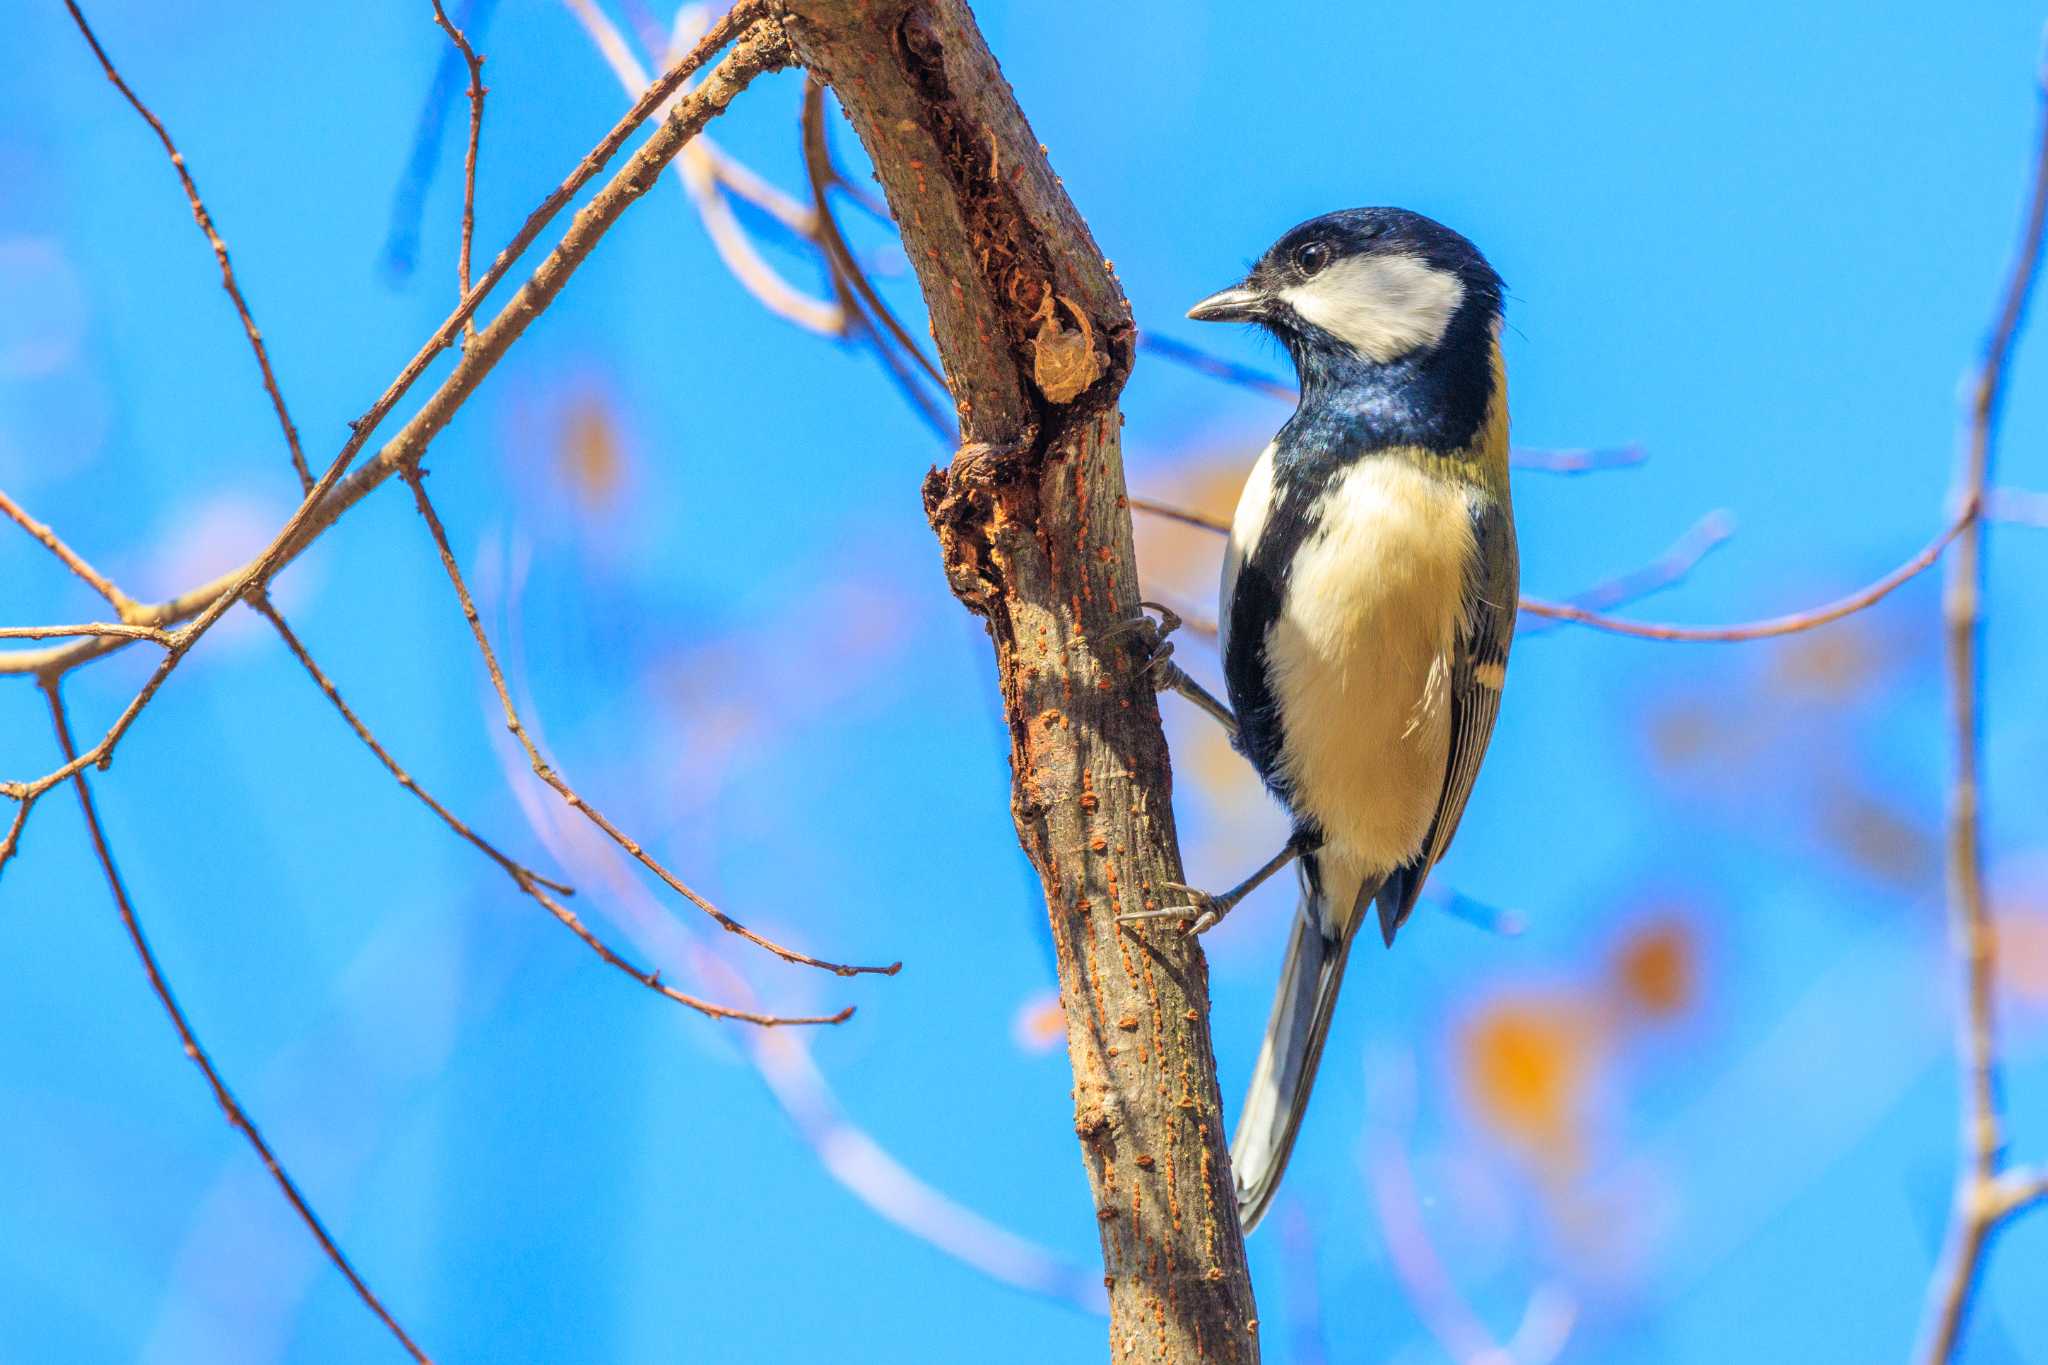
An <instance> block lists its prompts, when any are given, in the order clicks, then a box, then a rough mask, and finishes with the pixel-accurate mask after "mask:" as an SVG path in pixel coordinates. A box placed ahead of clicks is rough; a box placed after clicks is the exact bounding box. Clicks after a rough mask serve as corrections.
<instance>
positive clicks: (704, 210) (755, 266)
mask: <svg viewBox="0 0 2048 1365" xmlns="http://www.w3.org/2000/svg"><path fill="white" fill-rule="evenodd" d="M562 3H563V4H564V5H565V6H566V7H567V8H568V10H569V13H570V14H571V16H573V17H574V18H575V20H576V21H577V22H578V23H579V24H581V25H582V26H583V29H584V32H586V33H588V34H589V35H590V39H591V42H592V43H593V44H594V45H595V46H596V47H597V50H598V54H599V55H600V56H602V57H603V58H604V60H605V64H606V65H607V66H609V67H610V68H611V70H612V75H613V76H614V77H616V78H617V80H618V82H619V85H620V87H621V88H622V89H624V90H625V92H626V93H627V94H629V95H631V94H634V93H636V92H638V91H640V90H641V89H643V88H644V87H645V86H646V84H647V72H646V69H645V68H644V67H642V66H641V64H640V59H639V57H638V56H637V55H635V53H634V51H633V48H632V45H631V44H630V43H628V42H627V41H626V36H625V35H624V34H623V33H621V32H620V31H619V29H618V27H617V25H615V24H613V23H612V21H611V19H610V18H609V17H608V16H607V15H606V14H605V13H604V11H603V10H601V9H599V8H598V7H597V6H596V5H595V4H593V3H592V0H562ZM676 174H677V175H678V176H679V177H680V178H681V180H682V184H683V189H684V191H685V192H686V193H687V194H688V195H689V196H690V202H691V204H692V205H693V206H694V207H695V208H696V210H697V217H698V219H699V220H700V221H701V222H702V223H703V224H704V230H705V232H706V233H708V234H709V235H710V237H711V245H712V248H713V249H714V250H716V251H717V252H718V257H719V259H720V260H721V261H723V262H724V263H725V267H726V269H727V270H729V271H731V272H732V275H733V278H734V279H736V280H738V281H739V282H740V284H741V285H742V286H743V287H744V288H745V289H746V290H747V292H748V293H750V294H752V295H753V296H754V297H755V298H756V299H758V300H760V302H761V304H762V306H763V307H765V308H767V309H768V311H769V312H771V313H774V314H775V315H776V316H778V317H780V318H782V319H783V320H784V321H787V322H791V323H794V324H795V325H797V326H798V327H801V328H803V329H804V330H806V331H810V332H816V333H818V334H820V335H822V336H842V335H844V334H845V332H846V328H847V324H848V322H849V321H850V320H849V319H848V318H847V316H846V315H845V314H843V313H841V312H840V311H839V309H838V308H837V307H836V306H835V305H834V304H832V303H828V302H826V301H825V300H822V299H817V298H813V297H812V296H811V295H809V294H806V293H804V292H803V291H802V290H801V289H798V288H796V287H795V286H794V285H792V284H790V283H789V281H787V280H785V279H783V278H782V276H781V274H780V273H778V272H777V271H776V269H775V267H774V266H772V265H770V264H769V263H768V261H767V259H766V258H765V257H763V256H762V255H761V253H760V251H759V250H757V249H756V248H755V246H754V242H753V239H752V238H750V237H749V236H748V235H747V232H746V229H745V228H744V227H742V226H741V225H740V222H739V220H738V219H737V218H736V217H734V216H733V212H732V206H731V205H730V204H729V203H727V202H726V200H725V196H724V195H723V194H722V193H720V188H719V187H720V181H721V177H720V175H719V173H718V168H717V164H716V162H715V161H714V159H713V153H712V152H711V151H710V150H708V149H707V148H705V147H704V146H702V145H693V146H691V147H689V148H687V149H686V150H685V151H684V153H683V155H682V157H681V158H680V159H679V160H678V161H677V164H676Z"/></svg>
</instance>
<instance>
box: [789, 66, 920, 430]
mask: <svg viewBox="0 0 2048 1365" xmlns="http://www.w3.org/2000/svg"><path fill="white" fill-rule="evenodd" d="M800 122H801V128H802V134H803V152H804V171H805V174H806V177H807V178H808V179H809V181H810V186H811V207H812V210H813V212H815V213H816V215H817V235H816V238H815V240H816V242H817V245H818V247H819V249H820V250H821V251H822V252H823V254H824V257H825V267H826V271H827V273H829V274H830V275H831V277H832V288H833V290H834V291H835V292H836V293H837V294H838V296H839V307H840V310H841V311H842V312H844V313H845V314H846V315H847V316H848V317H851V318H858V319H859V320H860V323H861V326H862V328H863V329H864V330H865V331H866V332H867V334H868V337H869V339H870V340H871V341H872V342H873V343H874V351H875V355H876V357H877V358H878V359H879V360H881V362H882V365H883V368H885V369H887V370H888V372H889V377H890V379H892V380H893V381H895V384H896V387H897V388H898V389H899V390H901V391H902V393H903V396H904V397H906V398H908V399H909V400H910V402H911V405H912V406H913V407H915V408H916V409H917V410H918V413H919V415H920V416H922V417H923V418H924V419H925V422H926V423H927V424H928V425H930V426H931V428H932V429H933V430H934V431H936V432H938V433H939V435H940V437H941V438H942V439H944V440H948V441H952V440H956V439H957V438H958V436H959V429H958V427H957V426H956V425H955V423H954V422H952V421H951V420H950V419H949V418H948V417H947V416H946V414H945V411H944V410H943V409H942V408H941V407H940V406H939V404H938V402H937V401H936V400H935V399H934V398H933V397H932V395H931V394H929V393H927V392H926V391H925V389H924V386H923V385H921V384H920V383H919V382H918V380H917V376H916V375H914V374H911V373H910V371H909V370H908V368H907V367H906V366H905V365H904V363H903V356H904V355H906V354H907V355H908V356H910V358H911V359H913V360H915V361H916V362H917V364H918V367H919V368H920V369H922V370H923V371H924V372H925V374H926V375H927V376H929V377H930V379H931V381H932V383H934V384H936V385H937V386H938V388H939V392H941V393H943V394H945V395H946V397H947V398H949V399H950V398H951V397H952V391H951V390H950V389H949V388H948V387H947V385H946V377H945V376H944V375H943V374H941V373H940V372H939V367H938V366H937V365H936V364H934V363H933V362H932V361H931V359H930V358H928V357H927V356H926V355H925V353H924V349H923V348H922V347H921V346H919V345H918V344H917V339H916V338H915V337H913V336H911V335H910V333H909V331H907V330H906V329H905V328H904V326H903V324H902V322H900V321H899V320H898V319H897V317H896V314H895V313H893V312H891V311H890V309H889V305H888V304H886V303H884V302H883V301H882V296H881V295H880V294H879V293H877V292H876V290H875V287H874V285H873V284H872V283H871V282H870V281H869V279H868V277H867V272H866V271H864V270H862V269H861V268H860V263H859V262H858V261H856V260H855V259H854V256H853V248H852V247H851V246H849V245H848V244H847V241H846V236H845V234H844V233H842V232H841V231H840V229H839V220H838V219H837V218H836V217H834V216H833V213H832V200H831V196H830V190H831V188H832V186H833V185H835V184H839V183H843V181H844V177H842V176H841V175H840V174H839V168H838V167H837V166H835V165H834V164H833V162H832V147H831V143H830V142H829V141H828V140H827V139H826V135H825V85H824V82H822V81H820V80H819V79H818V78H817V77H816V76H812V77H811V78H810V79H809V80H807V81H806V82H805V83H804V102H803V114H802V118H801V121H800ZM878 323H879V324H880V327H879V330H878V329H877V324H878ZM891 341H893V342H894V343H895V345H894V346H893V347H892V346H891V344H890V343H891ZM897 348H900V352H899V350H898V349H897Z"/></svg>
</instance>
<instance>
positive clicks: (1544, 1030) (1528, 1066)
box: [1459, 997, 1596, 1163]
mask: <svg viewBox="0 0 2048 1365" xmlns="http://www.w3.org/2000/svg"><path fill="white" fill-rule="evenodd" d="M1595 1042H1596V1037H1595V1030H1594V1029H1593V1027H1591V1024H1590V1020H1589V1019H1588V1017H1587V1013H1586V1011H1585V1010H1584V1009H1583V1008H1581V1007H1579V1006H1577V1005H1575V1004H1573V1003H1572V1002H1570V1001H1568V1000H1564V999H1561V998H1554V999H1544V998H1527V997H1525V998H1521V999H1515V998H1503V999H1500V1000H1496V1001H1493V1002H1490V1003H1488V1004H1487V1005H1486V1006H1484V1007H1483V1008H1482V1009H1481V1011H1480V1013H1479V1015H1478V1017H1477V1018H1475V1019H1474V1020H1473V1021H1472V1023H1471V1024H1470V1025H1469V1026H1468V1027H1467V1029H1466V1031H1465V1034H1464V1037H1463V1039H1462V1041H1461V1046H1460V1049H1459V1052H1460V1056H1459V1062H1460V1070H1461V1072H1462V1073H1463V1075H1464V1079H1465V1085H1466V1088H1467V1091H1468V1093H1469V1095H1470V1098H1471V1101H1472V1104H1473V1107H1474V1108H1475V1109H1476V1110H1477V1111H1478V1113H1479V1116H1480V1118H1481V1119H1482V1120H1483V1121H1484V1122H1485V1123H1486V1124H1487V1125H1488V1126H1490V1127H1492V1128H1493V1129H1495V1130H1496V1131H1497V1132H1498V1133H1499V1134H1500V1135H1501V1136H1503V1137H1505V1138H1507V1139H1508V1140H1509V1141H1511V1142H1514V1143H1516V1144H1517V1145H1520V1146H1523V1147H1526V1148H1528V1149H1529V1150H1530V1152H1531V1154H1532V1155H1534V1156H1536V1157H1538V1158H1540V1159H1544V1160H1546V1161H1547V1162H1552V1163H1568V1162H1569V1161H1570V1160H1571V1159H1572V1157H1573V1156H1574V1155H1575V1153H1576V1152H1577V1150H1578V1146H1579V1144H1578V1136H1579V1125H1580V1119H1581V1114H1582V1110H1583V1100H1584V1097H1585V1092H1586V1088H1587V1082H1588V1080H1589V1078H1590V1075H1591V1072H1592V1069H1593V1066H1594V1063H1595V1060H1596V1059H1595V1056H1594V1044H1595Z"/></svg>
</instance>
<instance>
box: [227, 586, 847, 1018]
mask: <svg viewBox="0 0 2048 1365" xmlns="http://www.w3.org/2000/svg"><path fill="white" fill-rule="evenodd" d="M249 605H250V606H251V607H253V608H254V609H255V610H256V611H257V612H258V613H259V614H261V615H262V616H263V617H264V618H265V619H266V620H268V621H269V622H270V624H271V625H272V626H274V627H276V628H277V633H278V635H279V636H280V637H281V638H282V639H283V640H284V643H285V647H286V648H288V649H290V650H291V652H292V657H294V658H296V659H297V660H298V661H299V664H300V666H301V667H303V668H304V669H305V670H306V673H307V674H308V675H309V676H310V677H311V678H312V679H313V681H314V682H315V683H316V684H318V685H319V688H320V690H321V691H322V692H324V693H325V694H326V695H327V700H328V701H330V702H332V703H333V704H334V709H335V710H336V711H338V712H340V713H341V718H342V719H343V720H344V721H346V722H348V727H349V729H351V730H353V731H355V734H356V738H358V739H360V740H361V741H362V742H363V744H364V745H365V746H366V747H367V748H368V749H369V750H370V752H371V753H373V754H375V755H376V756H377V761H378V762H379V763H382V764H383V765H384V768H385V770H386V771H387V772H389V773H390V774H391V776H392V777H393V778H395V779H396V780H397V782H398V785H399V786H401V787H403V788H405V789H406V790H407V791H409V792H411V793H412V794H413V795H414V796H417V797H418V798H419V799H420V800H421V801H422V802H424V803H425V804H426V806H427V808H428V809H429V810H431V811H433V812H434V814H435V815H438V816H439V817H440V818H441V822H442V823H443V824H445V825H447V826H448V828H450V829H452V830H454V831H455V833H456V834H458V835H460V836H461V837H462V838H463V839H465V840H467V841H468V842H469V843H470V844H472V845H474V846H475V847H476V849H477V851H478V852H480V853H482V854H483V855H484V856H485V857H487V858H489V859H490V860H491V861H492V862H494V863H496V864H497V865H498V866H499V867H501V868H503V869H504V871H505V875H506V876H508V877H510V878H511V879H512V881H513V884H514V885H516V886H517V887H518V888H519V889H520V890H521V891H523V892H525V893H526V894H527V895H528V896H531V897H532V898H533V899H534V900H535V901H536V902H538V903H539V904H540V905H541V906H543V907H544V908H545V909H546V910H547V912H548V913H549V914H551V915H553V916H554V917H555V918H556V919H558V920H560V921H561V922H562V923H563V924H564V925H566V926H567V927H568V929H569V931H570V932H571V933H573V934H575V935H576V937H578V938H580V939H582V940H583V942H584V943H585V944H586V945H587V946H588V947H589V948H590V949H591V951H593V952H595V953H596V954H597V955H598V956H599V957H601V958H603V959H604V960H605V961H606V962H607V963H609V964H611V965H612V966H614V967H616V968H618V969H619V970H620V971H622V972H624V973H625V974H626V975H628V976H630V977H632V978H633V979H634V980H635V981H638V982H639V983H640V984H641V985H643V986H646V987H647V988H648V989H650V990H653V991H657V992H659V993H660V994H662V995H665V996H667V997H668V998H669V999H671V1000H674V1001H676V1002H677V1003H678V1004H683V1005H687V1006H689V1007H690V1008H691V1009H693V1010H696V1011H698V1012H699V1013H701V1014H705V1015H709V1016H710V1017H711V1018H713V1019H730V1020H735V1021H738V1022H741V1023H749V1024H760V1025H762V1026H764V1027H769V1028H773V1027H775V1026H777V1025H782V1024H838V1023H843V1022H845V1021H846V1020H848V1019H850V1018H852V1017H853V1007H852V1006H851V1005H849V1006H847V1007H846V1008H845V1009H843V1010H841V1011H839V1013H837V1014H834V1015H811V1016H790V1015H779V1014H761V1013H757V1012H754V1011H751V1010H744V1009H735V1008H733V1007H732V1006H729V1005H720V1004H716V1003H714V1002H712V1001H709V1000H703V999H700V998H698V997H697V996H694V995H688V994H686V993H684V992H682V991H679V990H677V989H675V988H674V987H673V986H670V985H668V984H667V983H665V982H663V981H662V979H661V973H659V972H649V971H645V970H643V969H641V968H640V967H637V966H635V965H633V964H632V963H631V962H629V961H627V960H626V959H625V958H623V957H621V956H619V954H618V953H617V952H616V951H614V950H613V949H612V948H611V947H610V946H609V945H607V944H606V943H604V942H603V940H601V939H599V938H598V937H597V935H596V934H594V933H592V932H591V930H590V929H589V927H588V926H586V925H585V924H584V923H583V921H582V919H581V918H580V917H579V916H577V915H576V914H575V913H574V912H573V911H571V910H570V909H569V908H568V907H566V906H564V905H563V904H561V902H559V901H557V900H556V899H555V898H554V897H553V896H551V895H549V894H548V893H549V892H555V893H558V894H560V895H564V896H570V895H574V894H575V890H574V888H572V887H569V886H565V885H564V884H563V883H561V882H558V881H554V880H552V879H551V878H548V877H543V876H542V875H541V874H540V873H538V872H535V871H534V870H533V869H532V868H530V867H527V866H526V865H525V864H523V863H520V862H516V861H514V860H513V859H512V858H510V857H507V856H506V855H505V854H504V853H502V852H500V851H499V850H498V848H497V847H496V846H495V845H493V844H491V843H490V842H489V841H488V840H486V839H484V838H483V837H482V836H481V835H479V834H477V833H476V832H475V831H474V830H472V829H470V827H469V826H468V825H466V824H464V823H463V822H462V820H461V819H460V818H459V817H457V816H456V814H455V813H454V812H453V811H451V810H449V809H448V808H447V807H446V806H444V805H442V804H441V803H440V801H438V800H437V799H435V797H434V796H433V794H432V793H430V792H429V791H427V789H426V788H425V787H422V786H421V785H420V784H419V783H418V782H417V781H416V780H414V778H413V776H412V774H410V773H408V772H407V771H406V770H405V768H404V767H403V766H402V765H400V763H399V762H398V760H397V759H395V758H393V757H392V756H391V751H390V750H389V749H386V748H385V747H384V745H383V744H382V743H381V742H380V741H379V740H378V739H377V737H376V736H375V735H374V734H372V733H371V731H370V727H369V726H367V725H365V724H364V723H363V721H362V719H361V718H360V717H359V716H357V715H356V713H355V711H354V710H352V709H351V708H350V706H349V704H348V703H347V702H345V701H343V700H342V697H341V692H340V689H338V688H336V687H335V685H334V682H333V680H332V679H330V678H329V677H328V676H327V674H326V673H325V672H324V671H323V670H322V669H321V667H320V665H319V664H318V663H316V662H314V660H313V656H312V654H311V652H310V651H308V650H307V648H306V646H305V644H304V643H303V642H302V641H301V640H300V639H299V637H298V636H297V634H295V633H294V632H293V630H292V628H291V627H290V626H289V625H287V624H285V619H284V617H283V616H282V615H281V614H280V613H279V612H278V610H277V608H276V607H275V606H273V605H272V604H271V602H270V600H269V599H268V598H267V597H263V596H259V595H252V596H251V597H250V598H249Z"/></svg>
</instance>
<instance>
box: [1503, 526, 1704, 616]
mask: <svg viewBox="0 0 2048 1365" xmlns="http://www.w3.org/2000/svg"><path fill="white" fill-rule="evenodd" d="M1734 534H1735V519H1734V518H1733V517H1732V516H1730V515H1729V514H1728V513H1727V512H1725V511H1714V512H1709V513H1707V514H1706V515H1705V516H1703V517H1701V518H1700V519H1699V520H1698V521H1696V522H1694V523H1693V524H1692V525H1691V526H1690V527H1689V528H1687V530H1686V532H1685V534H1684V535H1682V536H1680V537H1679V538H1678V539H1677V540H1675V541H1673V542H1672V543H1671V547H1670V548H1669V549H1667V550H1666V551H1664V553H1663V554H1661V555H1658V556H1657V557H1656V558H1655V559H1653V560H1651V561H1650V562H1649V563H1647V564H1644V565H1642V566H1640V567H1639V568H1635V569H1631V570H1630V571H1628V572H1627V573H1621V574H1616V575H1615V576H1614V577H1612V578H1609V579H1606V580H1604V581H1602V582H1599V583H1595V584H1594V585H1593V586H1592V587H1590V588H1587V589H1586V590H1584V591H1583V592H1579V593H1575V594H1573V596H1572V599H1571V601H1569V602H1567V603H1566V604H1565V605H1566V606H1568V607H1570V608H1572V609H1574V610H1592V611H1604V610H1606V609H1607V608H1609V607H1618V606H1621V605H1623V604H1624V603H1628V602H1638V601H1641V600H1642V599H1643V598H1645V597H1648V596H1649V595H1650V594H1651V593H1653V592H1657V591H1659V590H1661V589H1664V588H1668V587H1670V586H1671V585H1673V584H1674V583H1679V582H1683V581H1684V579H1685V577H1686V576H1687V575H1688V574H1690V573H1691V572H1692V571H1693V570H1694V569H1695V568H1697V567H1699V562H1700V561H1701V560H1702V559H1705V558H1706V557H1707V556H1708V555H1710V554H1712V553H1713V552H1714V551H1715V550H1716V549H1718V548H1719V547H1721V546H1723V545H1725V544H1727V543H1728V538H1729V537H1730V536H1732V535H1734ZM1560 624H1562V623H1561V622H1559V621H1557V620H1556V619H1555V618H1551V617H1540V616H1538V617H1534V618H1533V619H1531V620H1528V621H1524V622H1522V623H1520V624H1519V625H1517V626H1516V629H1517V630H1518V631H1519V632H1520V633H1521V634H1523V635H1539V634H1541V633H1543V632H1544V631H1546V630H1555V629H1556V628H1557V627H1558V626H1559V625H1560Z"/></svg>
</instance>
